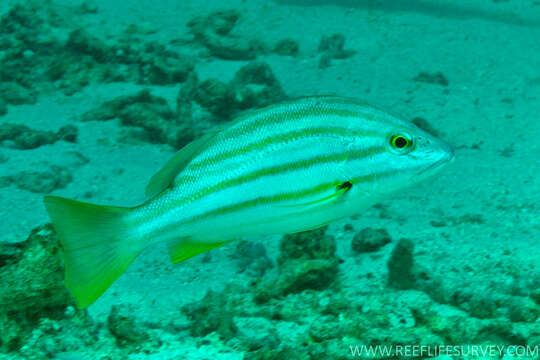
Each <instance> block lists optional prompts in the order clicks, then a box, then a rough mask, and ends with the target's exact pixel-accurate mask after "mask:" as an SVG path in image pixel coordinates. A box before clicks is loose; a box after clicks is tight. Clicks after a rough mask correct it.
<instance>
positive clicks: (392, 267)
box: [387, 239, 415, 289]
mask: <svg viewBox="0 0 540 360" xmlns="http://www.w3.org/2000/svg"><path fill="white" fill-rule="evenodd" d="M413 251H414V244H413V242H412V241H411V240H409V239H401V240H399V241H398V243H397V244H396V246H395V247H394V249H393V250H392V254H391V255H390V259H388V262H387V266H388V284H389V285H390V286H393V287H395V288H398V289H411V288H412V287H413V286H414V283H415V277H414V273H413V265H414V258H413Z"/></svg>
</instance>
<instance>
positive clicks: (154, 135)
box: [81, 89, 183, 146]
mask: <svg viewBox="0 0 540 360" xmlns="http://www.w3.org/2000/svg"><path fill="white" fill-rule="evenodd" d="M114 118H118V119H120V121H121V123H122V125H126V126H130V127H136V128H139V129H141V130H142V133H140V134H138V136H139V137H140V138H141V139H142V140H144V141H148V142H151V143H167V144H170V145H172V146H176V145H177V144H178V140H177V136H178V134H179V133H180V132H179V129H183V127H182V125H181V124H178V123H177V116H176V114H175V112H174V111H173V110H172V109H171V108H170V106H169V104H168V103H167V100H165V99H164V98H162V97H158V96H154V95H152V94H151V92H150V91H149V90H148V89H144V90H141V91H140V92H138V93H137V94H135V95H127V96H120V97H118V98H116V99H113V100H110V101H106V102H105V103H103V104H102V105H101V106H99V107H97V108H94V109H92V110H90V111H88V112H86V113H84V114H83V115H82V117H81V120H83V121H91V120H111V119H114ZM182 145H183V144H182Z"/></svg>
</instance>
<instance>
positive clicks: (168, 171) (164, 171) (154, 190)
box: [145, 130, 218, 197]
mask: <svg viewBox="0 0 540 360" xmlns="http://www.w3.org/2000/svg"><path fill="white" fill-rule="evenodd" d="M217 132H218V131H217V130H216V131H212V132H210V133H208V134H206V135H204V136H202V137H200V138H199V139H197V140H195V141H192V142H190V143H189V144H187V145H186V146H184V147H183V148H182V149H180V150H179V151H178V152H177V153H176V154H175V155H174V156H173V157H172V158H171V159H170V160H169V161H168V162H167V163H166V164H165V165H164V166H163V167H162V168H161V169H160V170H159V171H158V172H157V173H155V174H154V176H152V178H151V179H150V182H149V183H148V185H147V186H146V191H145V193H146V196H148V197H154V196H156V195H157V194H159V193H161V192H162V191H163V190H165V189H167V188H168V187H169V186H171V184H172V183H173V181H174V179H175V178H176V175H178V174H179V173H180V172H181V171H182V170H183V169H184V168H185V167H186V166H187V165H188V164H189V163H190V162H191V160H193V158H194V157H195V156H197V155H198V154H200V153H201V152H202V150H204V149H205V148H206V146H207V145H208V143H209V142H210V140H211V139H212V138H213V137H214V135H215V134H216V133H217Z"/></svg>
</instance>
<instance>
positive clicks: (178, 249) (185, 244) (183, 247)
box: [167, 238, 229, 264]
mask: <svg viewBox="0 0 540 360" xmlns="http://www.w3.org/2000/svg"><path fill="white" fill-rule="evenodd" d="M228 242H229V241H222V242H216V243H204V242H203V243H201V242H195V241H193V240H191V239H189V238H181V239H179V240H178V239H176V240H173V241H169V242H167V247H168V250H169V256H170V257H171V261H172V262H173V264H176V263H179V262H181V261H184V260H187V259H189V258H190V257H193V256H195V255H199V254H200V253H203V252H205V251H208V250H212V249H215V248H217V247H220V246H221V245H224V244H226V243H228Z"/></svg>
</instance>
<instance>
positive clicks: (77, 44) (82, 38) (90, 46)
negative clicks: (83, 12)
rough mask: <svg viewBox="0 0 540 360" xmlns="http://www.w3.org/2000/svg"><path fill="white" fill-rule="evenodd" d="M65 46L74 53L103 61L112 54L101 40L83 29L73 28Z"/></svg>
mask: <svg viewBox="0 0 540 360" xmlns="http://www.w3.org/2000/svg"><path fill="white" fill-rule="evenodd" d="M66 48H67V49H68V50H70V51H72V52H74V53H78V54H82V55H88V56H91V57H93V58H94V59H95V60H96V61H98V62H105V61H106V60H107V57H108V56H111V55H112V53H111V52H110V51H109V48H108V47H107V46H106V45H105V44H104V43H103V42H102V41H101V40H99V39H98V38H97V37H95V36H92V35H90V34H88V33H87V32H86V31H85V30H83V29H77V30H73V31H72V32H71V33H70V34H69V37H68V40H67V42H66Z"/></svg>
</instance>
